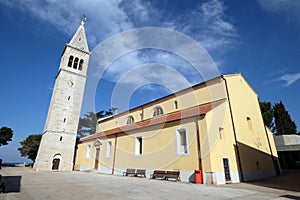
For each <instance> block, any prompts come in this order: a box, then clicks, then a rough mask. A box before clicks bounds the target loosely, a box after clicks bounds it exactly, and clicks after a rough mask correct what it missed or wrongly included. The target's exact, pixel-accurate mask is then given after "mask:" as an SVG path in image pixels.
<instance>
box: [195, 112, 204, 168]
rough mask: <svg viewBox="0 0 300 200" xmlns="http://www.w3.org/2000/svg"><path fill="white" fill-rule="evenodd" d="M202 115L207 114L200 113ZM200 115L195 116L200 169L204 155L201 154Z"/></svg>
mask: <svg viewBox="0 0 300 200" xmlns="http://www.w3.org/2000/svg"><path fill="white" fill-rule="evenodd" d="M200 117H205V114H202V115H200ZM198 120H199V117H198V116H197V117H196V118H195V124H196V134H197V149H198V159H199V170H202V156H201V145H200V132H199V123H198Z"/></svg>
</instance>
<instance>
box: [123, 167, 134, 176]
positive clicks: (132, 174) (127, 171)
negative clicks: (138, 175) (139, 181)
mask: <svg viewBox="0 0 300 200" xmlns="http://www.w3.org/2000/svg"><path fill="white" fill-rule="evenodd" d="M123 176H135V169H130V168H128V169H126V172H123Z"/></svg>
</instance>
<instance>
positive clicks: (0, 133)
mask: <svg viewBox="0 0 300 200" xmlns="http://www.w3.org/2000/svg"><path fill="white" fill-rule="evenodd" d="M12 137H13V130H12V129H11V128H8V127H6V126H3V127H2V128H0V146H2V145H7V144H8V143H7V142H9V141H11V140H12Z"/></svg>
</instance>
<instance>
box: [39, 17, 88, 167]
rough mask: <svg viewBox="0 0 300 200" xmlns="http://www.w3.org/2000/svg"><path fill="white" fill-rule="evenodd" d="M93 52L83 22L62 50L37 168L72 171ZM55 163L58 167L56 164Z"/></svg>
mask: <svg viewBox="0 0 300 200" xmlns="http://www.w3.org/2000/svg"><path fill="white" fill-rule="evenodd" d="M89 57H90V52H89V49H88V45H87V40H86V36H85V31H84V23H83V22H81V25H80V26H79V28H78V30H77V31H76V33H75V35H74V36H73V38H72V39H71V41H70V43H69V44H67V45H66V46H65V48H64V50H63V53H62V57H61V62H60V67H59V71H58V74H57V76H56V81H55V86H54V89H53V93H52V99H51V103H50V106H49V110H48V116H47V120H46V123H45V128H44V133H43V137H42V140H41V143H40V147H39V151H38V155H37V158H36V162H35V165H34V168H35V170H36V171H51V170H53V169H54V170H59V171H71V170H72V169H73V159H74V150H75V143H76V135H77V128H78V122H79V117H80V111H81V105H82V99H83V94H84V88H85V81H86V73H87V68H88V62H89ZM54 165H55V166H54Z"/></svg>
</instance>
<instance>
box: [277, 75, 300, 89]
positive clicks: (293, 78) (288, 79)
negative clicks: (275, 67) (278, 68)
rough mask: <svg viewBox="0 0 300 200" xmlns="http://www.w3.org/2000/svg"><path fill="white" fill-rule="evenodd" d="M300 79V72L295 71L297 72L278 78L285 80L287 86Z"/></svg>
mask: <svg viewBox="0 0 300 200" xmlns="http://www.w3.org/2000/svg"><path fill="white" fill-rule="evenodd" d="M299 79H300V73H295V74H285V75H282V76H280V77H279V78H278V79H277V80H278V81H285V86H290V85H291V84H293V83H295V82H296V81H298V80H299Z"/></svg>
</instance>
